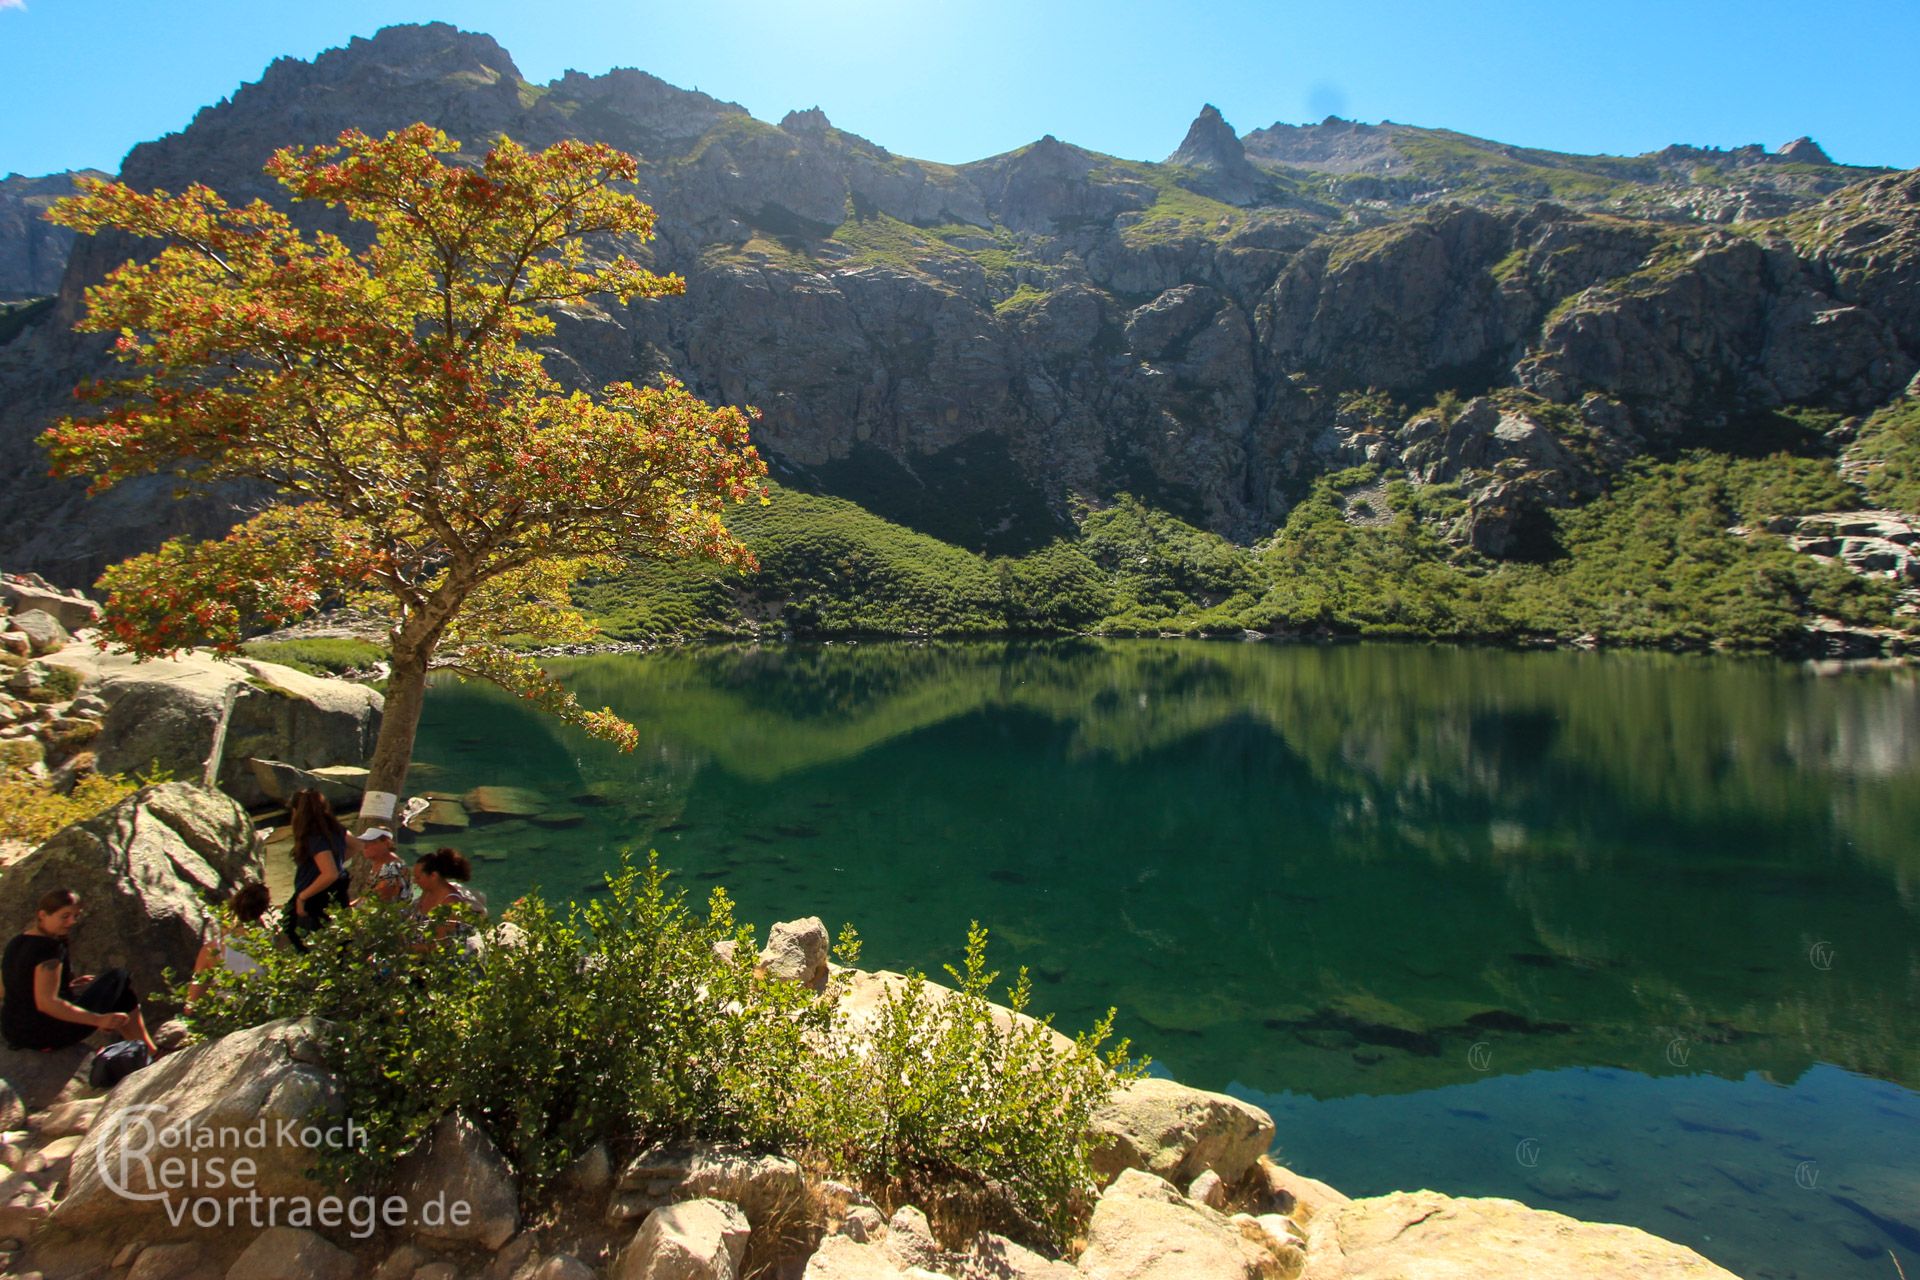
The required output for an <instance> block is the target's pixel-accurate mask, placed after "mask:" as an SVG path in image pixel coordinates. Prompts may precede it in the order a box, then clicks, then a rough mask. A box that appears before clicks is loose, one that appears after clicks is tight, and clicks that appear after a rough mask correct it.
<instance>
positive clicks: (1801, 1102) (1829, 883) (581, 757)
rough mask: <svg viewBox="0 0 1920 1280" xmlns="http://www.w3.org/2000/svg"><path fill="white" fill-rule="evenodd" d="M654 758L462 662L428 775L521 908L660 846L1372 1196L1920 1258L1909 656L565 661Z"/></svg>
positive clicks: (848, 652) (893, 651)
mask: <svg viewBox="0 0 1920 1280" xmlns="http://www.w3.org/2000/svg"><path fill="white" fill-rule="evenodd" d="M555 669H556V671H558V672H559V673H560V674H561V675H562V676H563V677H564V678H565V679H566V680H567V681H568V683H569V684H570V685H571V687H573V688H574V689H575V690H576V691H577V692H578V693H579V694H580V696H581V698H582V700H583V701H585V702H587V703H589V704H590V705H600V704H607V705H611V706H612V707H613V708H614V709H615V710H617V711H619V712H620V713H621V714H623V715H625V716H626V717H628V718H629V719H631V720H633V721H635V723H637V724H638V725H639V726H640V728H641V732H642V745H641V747H640V749H639V750H638V751H636V752H635V753H633V754H632V755H628V756H622V755H620V754H618V753H617V752H614V751H613V750H611V749H610V748H607V747H605V746H603V745H601V744H598V743H594V742H591V741H588V740H586V739H584V738H583V737H582V736H580V735H578V734H576V733H574V732H572V731H570V730H567V729H565V728H564V727H561V726H557V725H554V724H553V723H551V722H549V721H545V720H542V719H540V718H538V717H537V716H534V715H532V714H531V713H529V712H527V711H526V710H525V709H524V708H522V707H521V706H519V705H518V704H517V703H515V702H514V701H513V700H512V699H510V698H506V697H503V696H498V695H495V694H493V693H492V692H490V691H487V690H484V689H480V688H476V687H472V686H463V685H459V684H448V685H443V686H440V687H437V688H436V689H435V690H434V693H433V695H432V696H431V697H430V698H429V700H428V704H427V712H426V717H425V719H424V720H423V723H422V727H421V736H420V745H419V750H418V757H419V760H420V761H421V764H422V767H421V768H420V770H419V771H418V772H417V773H416V775H415V777H414V779H413V781H412V786H413V788H414V789H416V790H425V789H435V790H441V791H447V792H460V791H464V790H465V789H467V788H469V787H471V786H475V785H480V784H488V783H492V784H506V785H513V786H523V787H531V788H534V789H536V790H538V791H541V792H542V793H544V794H545V795H547V796H549V797H550V798H551V803H552V808H551V809H550V810H549V811H548V812H547V813H545V814H542V815H540V816H538V817H537V818H534V819H519V818H516V819H508V820H504V821H490V822H481V821H478V820H477V821H476V824H475V825H474V826H473V827H472V828H471V829H469V830H467V831H464V832H458V833H453V832H437V833H434V834H433V835H432V836H430V837H426V838H427V839H432V840H434V841H435V842H438V841H439V840H440V839H446V840H448V841H449V842H452V843H455V844H458V845H459V846H460V847H462V848H464V849H466V850H467V851H468V852H469V853H470V854H473V855H475V857H476V859H477V865H478V867H479V874H478V876H477V883H478V885H479V887H481V888H482V889H484V890H486V891H487V893H488V894H489V896H490V897H491V898H492V900H493V901H494V902H495V903H496V904H499V903H504V902H505V901H508V900H510V899H511V898H512V897H513V896H515V895H517V894H519V893H522V892H524V891H526V890H527V889H529V888H532V887H534V886H535V885H538V886H539V887H540V888H541V889H542V890H543V891H544V892H545V893H547V894H548V896H550V897H570V896H580V895H582V894H584V893H587V892H591V891H592V890H593V888H594V887H595V886H596V885H597V883H598V880H599V877H600V875H601V873H602V872H603V871H604V870H605V869H606V868H607V867H608V866H609V865H611V864H612V862H613V861H614V859H615V858H616V856H617V850H618V849H620V848H621V847H623V846H624V847H632V848H634V849H637V850H641V851H644V850H645V849H647V848H649V847H652V848H657V849H659V850H660V852H661V855H662V857H663V859H664V860H665V861H666V863H667V864H668V865H669V866H670V867H672V868H673V869H675V870H676V871H677V872H678V873H679V874H680V875H681V876H682V877H683V883H685V884H686V885H687V886H688V887H689V888H690V889H691V890H692V891H693V892H694V893H695V894H696V895H702V894H704V892H705V890H706V888H707V887H708V886H710V885H711V884H713V883H716V882H719V883H724V884H726V886H727V887H728V890H729V891H730V892H731V893H732V894H733V896H734V897H735V899H736V900H737V901H738V902H739V904H740V906H741V910H742V914H743V916H744V917H745V918H747V919H751V920H754V921H756V922H758V923H760V924H761V925H762V926H764V925H765V924H766V923H768V922H769V921H771V920H775V919H783V918H788V917H792V916H796V915H805V914H819V915H821V916H822V917H824V918H825V919H826V920H827V921H828V923H829V926H830V927H837V925H838V924H839V923H840V922H841V921H852V922H853V923H854V924H856V925H857V926H858V927H859V929H860V931H861V933H862V935H863V937H864V938H865V939H866V956H865V958H866V962H867V963H869V964H874V965H880V966H886V967H894V968H901V967H906V966H920V967H923V968H927V969H929V970H931V971H934V972H936V973H937V972H938V968H939V966H940V964H941V963H943V962H945V961H948V960H951V959H953V958H955V956H956V955H957V953H958V951H959V947H960V943H961V940H962V939H963V937H964V933H965V929H966V926H967V923H968V921H969V920H973V919H979V920H982V921H984V922H986V923H988V924H989V925H990V926H991V927H992V928H993V931H994V939H995V942H994V946H993V954H994V959H995V962H996V963H997V964H998V965H999V966H1000V967H1002V968H1003V969H1011V968H1013V967H1016V966H1018V965H1026V966H1028V967H1030V968H1031V969H1032V970H1033V972H1034V975H1035V978H1036V987H1037V992H1036V996H1037V1002H1038V1003H1039V1004H1041V1005H1042V1006H1043V1007H1044V1008H1046V1009H1050V1010H1052V1011H1054V1012H1056V1013H1057V1014H1058V1015H1059V1021H1060V1023H1061V1025H1062V1026H1063V1027H1065V1028H1067V1029H1073V1028H1075V1027H1077V1026H1083V1025H1085V1024H1086V1023H1088V1022H1089V1021H1090V1020H1091V1019H1092V1018H1094V1017H1096V1016H1097V1015H1098V1014H1099V1013H1101V1012H1103V1011H1104V1010H1105V1009H1106V1008H1107V1007H1108V1006H1109V1005H1118V1006H1119V1008H1120V1010H1121V1015H1120V1024H1121V1028H1122V1031H1123V1033H1125V1034H1128V1035H1130V1036H1132V1037H1133V1039H1134V1041H1135V1043H1136V1046H1137V1047H1138V1048H1140V1049H1141V1050H1142V1051H1144V1052H1147V1053H1150V1054H1151V1055H1152V1056H1153V1057H1154V1058H1155V1059H1156V1061H1157V1063H1158V1066H1159V1068H1162V1069H1165V1070H1166V1071H1168V1072H1170V1073H1171V1074H1172V1075H1174V1076H1176V1077H1178V1078H1179V1079H1181V1080H1183V1081H1186V1082H1188V1083H1191V1084H1195V1085H1198V1086H1201V1087H1206V1088H1216V1089H1225V1090H1228V1091H1229V1092H1233V1093H1236V1094H1238V1095H1240V1096H1244V1097H1247V1098H1250V1099H1253V1100H1255V1101H1258V1102H1259V1103H1260V1104H1261V1105H1264V1106H1267V1107H1268V1108H1269V1109H1271V1110H1272V1111H1273V1113H1274V1117H1275V1120H1276V1122H1277V1124H1278V1126H1279V1137H1278V1141H1277V1153H1278V1154H1279V1156H1280V1157H1281V1158H1283V1159H1285V1160H1286V1161H1288V1162H1289V1163H1292V1164H1294V1165H1295V1166H1296V1167H1298V1168H1300V1169H1301V1170H1303V1171H1304V1172H1307V1173H1309V1174H1312V1175H1313V1176H1316V1177H1320V1178H1323V1179H1326V1180H1327V1181H1330V1182H1332V1183H1334V1184H1335V1185H1337V1186H1340V1187H1341V1188H1342V1189H1344V1190H1346V1191H1348V1192H1350V1193H1354V1194H1372V1193H1377V1192H1382V1191H1388V1190H1393V1189H1396V1188H1414V1187H1422V1186H1430V1187H1434V1188H1436V1189H1439V1190H1443V1191H1448V1192H1454V1193H1459V1194H1478V1195H1505V1196H1511V1197H1513V1198H1515V1199H1518V1200H1522V1201H1525V1202H1527V1203H1529V1204H1533V1205H1537V1206H1540V1207H1543V1208H1551V1209H1556V1210H1559V1211H1561V1212H1565V1213H1568V1214H1571V1215H1573V1216H1575V1217H1581V1218H1587V1219H1592V1220H1596V1221H1618V1222H1628V1223H1632V1224H1634V1225H1637V1226H1642V1227H1645V1228H1647V1229H1649V1230H1652V1231H1655V1232H1658V1233H1659V1234H1662V1235H1665V1236H1668V1237H1670V1238H1673V1239H1676V1240H1681V1241H1683V1242H1685V1243H1687V1244H1690V1245H1693V1246H1694V1247H1696V1248H1698V1249H1700V1250H1701V1252H1703V1253H1705V1254H1706V1255H1707V1256H1709V1257H1711V1258H1714V1259H1715V1260H1716V1261H1718V1262H1720V1263H1722V1264H1723V1265H1725V1266H1727V1267H1729V1268H1730V1269H1732V1270H1734V1271H1735V1272H1737V1273H1739V1274H1742V1275H1745V1276H1749V1277H1762V1276H1766V1277H1815V1276H1819V1277H1841V1276H1859V1277H1882V1278H1884V1277H1892V1276H1893V1275H1894V1274H1895V1272H1894V1268H1893V1265H1892V1263H1891V1262H1890V1261H1889V1260H1888V1256H1887V1251H1888V1250H1889V1249H1891V1250H1893V1251H1894V1252H1895V1254H1896V1255H1897V1256H1898V1257H1899V1258H1900V1261H1901V1263H1902V1265H1903V1266H1905V1267H1906V1268H1907V1271H1908V1272H1909V1274H1912V1275H1915V1276H1920V1092H1916V1087H1917V1086H1920V672H1916V671H1913V670H1906V671H1895V672H1885V671H1882V672H1868V673H1855V674H1848V675H1843V676H1817V675H1815V674H1813V673H1812V672H1811V671H1809V670H1808V669H1806V668H1802V667H1794V666H1787V665H1783V664H1774V663H1760V662H1731V661H1727V662H1721V661H1711V660H1704V659H1675V658H1667V657H1661V656H1650V655H1590V654H1562V653H1538V654H1512V653H1497V652H1480V651H1455V650H1445V649H1432V648H1414V647H1399V646H1354V647H1344V648H1334V649H1317V648H1283V647H1276V646H1268V645H1237V644H1202V643H1159V642H1132V643H1119V644H1078V643H1076V644H1063V645H1049V646H1040V647H1036V646H1023V645H1012V646H1010V645H999V644H991V645H989V644H975V645H965V646H898V645H861V646H833V647H825V648H793V649H777V650H758V651H745V650H709V651H701V652H696V653H681V654H668V655H659V656H652V657H644V658H595V659H582V660H577V661H571V662H567V663H561V664H556V667H555Z"/></svg>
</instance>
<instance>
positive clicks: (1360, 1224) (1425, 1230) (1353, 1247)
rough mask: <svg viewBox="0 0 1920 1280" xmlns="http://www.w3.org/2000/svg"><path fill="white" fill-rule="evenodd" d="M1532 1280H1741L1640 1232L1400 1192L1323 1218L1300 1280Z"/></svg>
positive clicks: (1508, 1205) (1510, 1203)
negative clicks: (1456, 1279) (1426, 1279)
mask: <svg viewBox="0 0 1920 1280" xmlns="http://www.w3.org/2000/svg"><path fill="white" fill-rule="evenodd" d="M1406 1276H1432V1277H1435V1278H1436V1280H1438V1278H1440V1277H1453V1276H1461V1277H1467V1276H1474V1277H1478V1276H1526V1277H1527V1278H1528V1280H1735V1277H1734V1275H1733V1273H1732V1272H1730V1271H1727V1270H1724V1269H1722V1268H1720V1267H1717V1266H1715V1265H1714V1264H1713V1263H1711V1262H1708V1261H1707V1260H1706V1259H1705V1258H1703V1257H1701V1256H1700V1255H1699V1254H1697V1253H1695V1252H1694V1251H1693V1250H1691V1249H1688V1248H1686V1247H1685V1246H1683V1245H1677V1244H1674V1243H1672V1242H1671V1241H1667V1240H1662V1239H1660V1238H1659V1237H1658V1236H1652V1235H1648V1234H1647V1233H1646V1232H1644V1231H1640V1230H1638V1229H1636V1228H1634V1227H1622V1226H1614V1225H1611V1224H1606V1223H1595V1222H1576V1221H1575V1220H1574V1219H1572V1218H1568V1217H1565V1216H1563V1215H1561V1214H1558V1213H1549V1212H1547V1211H1546V1210H1544V1209H1529V1208H1528V1207H1527V1206H1525V1205H1523V1204H1520V1203H1519V1202H1517V1201H1514V1200H1497V1199H1484V1200H1480V1199H1474V1200H1456V1199H1454V1198H1452V1197H1451V1196H1443V1195H1441V1194H1439V1193H1438V1192H1434V1191H1411V1192H1408V1191H1403V1192H1398V1193H1396V1194H1394V1195H1390V1196H1375V1197H1372V1198H1370V1199H1366V1200H1355V1201H1353V1202H1352V1203H1351V1204H1348V1205H1345V1206H1343V1207H1342V1208H1340V1209H1338V1210H1336V1211H1333V1212H1328V1213H1325V1214H1323V1215H1322V1216H1321V1217H1320V1218H1319V1219H1318V1220H1317V1221H1316V1222H1315V1223H1314V1225H1313V1228H1312V1230H1311V1231H1309V1233H1308V1239H1307V1267H1306V1270H1305V1272H1304V1273H1302V1277H1301V1280H1400V1278H1401V1277H1406Z"/></svg>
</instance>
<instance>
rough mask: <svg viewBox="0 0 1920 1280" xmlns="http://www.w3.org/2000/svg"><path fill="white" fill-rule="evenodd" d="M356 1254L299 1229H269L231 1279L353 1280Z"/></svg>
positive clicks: (244, 1254) (233, 1269)
mask: <svg viewBox="0 0 1920 1280" xmlns="http://www.w3.org/2000/svg"><path fill="white" fill-rule="evenodd" d="M357 1270H359V1268H358V1267H356V1266H355V1265H354V1261H353V1255H352V1254H350V1253H348V1252H347V1251H346V1250H345V1249H342V1248H340V1247H338V1246H337V1245H335V1244H333V1243H331V1242H330V1241H328V1240H327V1238H326V1237H324V1236H321V1235H318V1234H316V1233H314V1232H312V1231H304V1230H302V1229H300V1228H299V1227H268V1228H267V1229H266V1230H265V1231H262V1232H261V1233H260V1234H259V1235H258V1236H255V1237H254V1241H253V1243H252V1244H250V1245H248V1246H247V1247H246V1249H244V1250H243V1251H242V1252H241V1254H240V1256H239V1257H237V1258H235V1259H234V1260H233V1265H232V1266H231V1267H229V1268H227V1280H351V1277H352V1276H353V1274H354V1272H356V1271H357Z"/></svg>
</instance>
